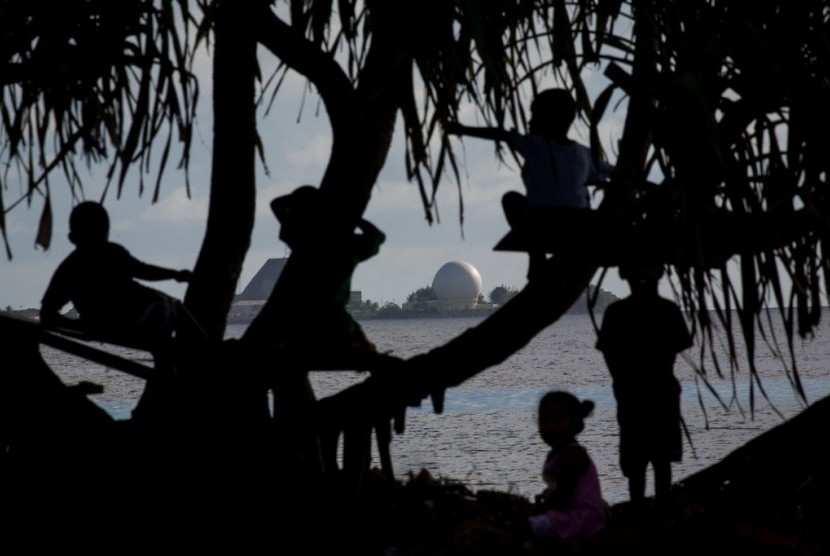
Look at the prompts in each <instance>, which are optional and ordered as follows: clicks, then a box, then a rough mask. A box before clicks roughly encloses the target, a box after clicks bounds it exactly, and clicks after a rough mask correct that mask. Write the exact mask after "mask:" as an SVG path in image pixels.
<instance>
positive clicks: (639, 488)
mask: <svg viewBox="0 0 830 556" xmlns="http://www.w3.org/2000/svg"><path fill="white" fill-rule="evenodd" d="M647 465H648V463H647V462H645V461H643V462H637V463H636V465H630V466H629V468H628V470H627V476H628V496H629V498H630V499H631V501H632V502H642V501H643V500H645V497H646V467H647Z"/></svg>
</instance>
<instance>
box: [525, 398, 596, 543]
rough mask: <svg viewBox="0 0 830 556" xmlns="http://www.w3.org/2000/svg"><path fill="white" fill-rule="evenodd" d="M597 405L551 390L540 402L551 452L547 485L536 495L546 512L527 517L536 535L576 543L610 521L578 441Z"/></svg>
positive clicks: (542, 427) (541, 426)
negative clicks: (586, 418) (578, 436)
mask: <svg viewBox="0 0 830 556" xmlns="http://www.w3.org/2000/svg"><path fill="white" fill-rule="evenodd" d="M593 409H594V402H593V401H591V400H582V401H580V400H579V399H578V398H576V397H575V396H574V395H573V394H570V393H568V392H562V391H552V392H548V393H547V394H545V395H544V396H543V397H542V399H541V401H540V402H539V434H540V435H541V437H542V439H543V440H544V441H545V442H546V443H547V444H548V445H549V446H550V447H551V450H550V452H549V453H548V456H547V458H546V459H545V465H544V468H543V471H542V477H543V478H544V480H545V483H546V485H547V488H546V489H545V491H544V493H543V494H542V495H540V496H537V499H536V501H537V507H538V508H539V509H540V510H542V511H541V512H540V513H537V514H535V515H531V516H530V517H529V522H530V529H531V531H532V533H533V536H534V538H536V539H539V540H551V541H564V542H565V543H568V544H573V543H576V542H579V541H580V540H582V539H584V538H585V537H588V536H591V535H594V534H596V533H598V532H599V531H601V530H602V529H603V528H604V527H605V525H606V517H607V505H606V502H605V500H604V499H603V498H602V490H601V489H600V483H599V476H598V474H597V468H596V466H595V465H594V462H593V460H592V459H591V456H589V455H588V452H587V451H586V450H585V448H584V447H583V446H582V445H581V444H579V442H577V440H576V436H577V435H578V434H579V433H580V432H582V429H584V428H585V421H584V419H585V417H587V416H588V415H590V414H591V413H592V412H593Z"/></svg>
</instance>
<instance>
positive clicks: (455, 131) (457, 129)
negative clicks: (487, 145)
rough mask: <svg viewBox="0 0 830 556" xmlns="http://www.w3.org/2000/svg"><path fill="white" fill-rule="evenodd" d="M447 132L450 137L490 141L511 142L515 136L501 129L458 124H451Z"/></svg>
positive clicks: (448, 125)
mask: <svg viewBox="0 0 830 556" xmlns="http://www.w3.org/2000/svg"><path fill="white" fill-rule="evenodd" d="M446 131H447V133H449V134H450V135H467V136H469V137H477V138H478V139H489V140H491V141H509V140H510V139H511V136H512V135H513V133H512V132H510V131H507V130H506V129H501V128H499V127H471V126H466V125H461V124H460V123H458V122H449V123H448V124H447V127H446Z"/></svg>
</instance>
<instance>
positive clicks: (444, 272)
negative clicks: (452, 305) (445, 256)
mask: <svg viewBox="0 0 830 556" xmlns="http://www.w3.org/2000/svg"><path fill="white" fill-rule="evenodd" d="M432 289H433V290H434V291H435V297H437V298H438V300H439V301H442V300H443V301H450V300H470V301H473V302H474V301H476V300H478V296H479V295H480V294H481V275H480V274H479V273H478V270H476V267H474V266H473V265H471V264H470V263H468V262H465V261H452V262H449V263H446V264H445V265H444V266H442V267H441V268H439V269H438V272H436V273H435V278H433V279H432Z"/></svg>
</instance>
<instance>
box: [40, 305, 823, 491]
mask: <svg viewBox="0 0 830 556" xmlns="http://www.w3.org/2000/svg"><path fill="white" fill-rule="evenodd" d="M828 316H830V315H827V314H825V315H824V319H823V320H822V323H826V322H827V318H828ZM597 318H598V319H601V315H598V316H597ZM478 322H479V319H477V318H446V319H402V320H366V321H362V322H361V324H362V326H363V328H364V330H365V331H366V334H367V335H368V337H369V338H370V339H371V340H372V341H373V342H374V343H375V344H376V345H377V347H378V349H379V350H381V351H389V352H391V353H393V354H395V355H398V356H400V357H404V358H406V357H410V356H413V355H415V354H418V353H423V352H425V351H428V350H430V349H432V348H433V347H436V346H438V345H441V344H443V343H444V342H446V341H447V340H449V339H451V338H453V337H454V336H456V335H458V334H460V333H462V332H463V331H464V330H466V329H468V328H470V327H473V326H475V325H476V324H477V323H478ZM826 326H827V325H826V324H824V326H823V327H822V328H821V329H820V330H819V331H818V332H817V333H816V335H815V336H814V337H813V338H811V339H809V340H800V339H796V355H797V362H798V367H799V373H800V377H801V379H802V381H803V384H804V388H805V390H806V392H807V396H808V401H807V403H812V402H813V401H815V400H818V399H820V398H821V397H824V396H826V395H828V394H830V357H828V352H830V333H827V331H826V330H825V328H826ZM773 328H774V331H776V332H777V334H778V336H777V337H779V338H782V337H783V336H782V335H781V329H780V325H779V324H778V323H777V321H776V320H775V319H773ZM243 331H244V326H243V325H233V326H230V327H229V328H228V337H237V336H239V335H241V334H242V332H243ZM595 341H596V333H595V331H594V328H593V325H592V324H591V320H590V318H589V317H588V316H587V315H566V316H564V317H563V318H562V319H560V320H559V321H557V322H556V323H554V324H552V325H551V326H550V327H548V328H547V329H545V330H544V331H542V332H541V333H540V334H539V335H538V336H537V337H536V338H534V339H533V340H532V341H531V342H530V343H529V344H528V345H526V346H525V347H524V348H523V349H521V350H520V351H518V352H517V353H515V354H514V355H512V356H511V357H510V358H508V359H507V360H505V361H504V362H503V363H501V364H500V365H497V366H494V367H491V368H489V369H487V370H485V371H484V372H482V373H480V374H479V375H477V376H476V377H474V378H472V379H470V380H469V381H467V382H466V383H464V384H462V385H461V386H459V387H457V388H453V389H450V390H448V391H447V397H446V400H445V407H444V411H443V413H442V414H440V415H437V414H435V412H434V411H433V408H432V406H431V403H430V401H429V399H426V400H424V402H423V405H422V406H421V407H418V408H409V409H408V410H407V417H406V429H405V431H404V433H403V434H401V435H395V436H394V437H393V440H392V458H393V462H394V465H395V472H396V474H397V475H398V476H399V477H401V478H404V477H406V476H407V475H408V474H409V473H410V472H418V471H419V470H421V469H426V470H428V471H429V472H430V473H432V474H433V475H434V476H436V477H444V478H448V479H454V480H460V481H464V482H465V483H466V484H467V485H468V486H469V487H470V488H471V489H473V490H481V489H488V490H500V491H508V492H513V493H516V494H520V495H524V496H528V497H532V496H533V495H535V494H538V493H539V492H541V490H542V489H543V488H544V485H543V483H542V479H541V467H542V462H543V460H544V457H545V454H546V453H547V446H546V445H545V444H544V443H543V442H542V441H541V439H540V438H539V437H538V433H537V430H536V423H535V415H536V405H537V403H538V400H539V398H540V397H541V396H542V395H543V394H544V393H545V392H546V391H548V390H550V389H566V390H569V391H571V392H573V393H574V394H576V395H577V396H579V397H580V398H588V399H591V400H593V401H594V402H595V403H596V408H595V410H594V413H593V414H592V415H591V416H590V417H589V418H588V419H587V420H586V427H585V431H584V432H583V433H582V434H581V435H580V441H581V442H582V443H583V444H584V445H585V446H586V448H587V449H588V451H589V452H590V453H591V455H592V457H593V458H594V460H595V462H596V465H597V468H598V470H599V473H600V480H601V484H602V488H603V494H604V496H605V498H606V499H607V500H608V501H609V502H611V503H614V502H620V501H623V500H626V499H627V497H628V495H627V486H626V482H625V479H624V477H623V476H622V474H621V473H620V471H619V468H618V466H617V441H618V437H617V435H618V431H617V423H616V418H615V402H614V397H613V393H612V391H611V387H610V381H609V376H608V372H607V368H606V367H605V364H604V362H603V359H602V355H601V353H600V352H598V351H597V350H596V349H595V348H594V343H595ZM759 343H761V346H760V347H759V349H758V355H757V357H756V363H757V368H758V371H759V374H760V376H761V381H760V386H761V387H763V393H762V392H761V391H760V390H759V385H758V383H757V382H756V381H753V380H751V379H750V375H749V372H748V369H747V365H746V364H745V362H744V361H743V355H742V352H740V351H739V360H738V361H739V367H738V368H737V369H736V370H735V371H734V376H729V375H728V371H724V372H725V373H727V376H725V377H723V378H720V377H718V376H717V375H716V373H714V366H713V359H712V357H711V356H709V355H707V356H706V357H705V358H704V360H703V362H704V365H705V368H706V369H707V374H706V378H707V380H708V382H709V386H708V387H704V386H703V382H702V380H701V377H700V375H698V374H697V373H696V372H695V370H694V366H693V365H692V363H693V362H697V357H698V356H699V352H700V346H699V345H695V346H693V347H692V348H690V349H689V350H687V352H685V353H684V354H682V357H681V358H679V359H678V362H677V365H676V374H677V376H678V378H679V379H680V380H681V384H682V387H683V395H682V405H683V415H684V419H685V422H686V426H687V428H688V430H689V437H690V441H688V440H687V441H685V442H684V456H683V461H682V462H678V463H675V464H674V466H673V470H674V478H675V480H679V479H682V478H683V477H685V476H688V475H690V474H692V473H694V472H696V471H698V470H700V469H703V468H705V467H707V466H708V465H710V464H712V463H715V462H717V461H718V460H720V459H722V458H723V457H725V456H726V455H728V454H729V453H730V452H731V451H732V450H734V449H736V448H738V447H739V446H741V445H742V444H743V443H745V442H746V441H748V440H750V439H752V438H754V437H756V436H758V435H759V434H761V433H762V432H763V431H765V430H768V429H770V428H772V427H774V426H776V425H778V424H780V423H782V422H783V421H784V420H785V419H786V418H787V417H790V416H793V415H796V414H797V413H798V412H800V411H801V410H803V409H804V407H805V404H804V403H803V402H801V401H800V399H799V398H798V396H796V394H795V392H794V389H793V387H792V384H791V382H790V380H789V379H788V378H787V375H786V370H785V367H786V366H785V365H784V364H783V361H788V357H783V358H782V356H781V355H780V354H779V353H778V352H777V351H776V350H775V349H769V348H767V347H765V346H764V345H763V342H760V340H759ZM112 349H113V350H115V351H118V352H119V353H120V354H122V355H124V356H127V357H130V358H133V359H137V360H144V361H146V362H148V363H149V356H148V354H146V353H144V352H137V351H132V350H124V349H120V348H112ZM42 352H43V355H44V359H45V360H46V361H47V363H49V364H50V366H51V367H52V368H53V369H54V370H55V371H56V373H57V374H58V375H59V376H60V377H61V379H62V380H63V381H64V382H65V383H67V384H74V383H77V382H78V381H80V380H90V381H93V382H97V383H99V384H101V385H102V386H104V392H103V393H102V394H98V395H94V396H91V399H93V401H95V403H97V404H98V405H100V406H101V407H103V408H104V409H106V410H107V411H108V412H109V413H110V414H112V415H113V416H114V417H115V418H117V419H126V418H129V416H130V412H131V411H132V408H133V407H134V406H135V403H136V401H137V399H138V397H139V396H140V395H141V392H142V390H143V387H144V384H143V381H142V380H140V379H136V378H134V377H131V376H129V375H126V374H124V373H121V372H120V371H116V370H112V369H107V368H105V367H102V366H100V365H97V364H93V363H90V362H88V361H85V360H82V359H79V358H77V357H74V356H71V355H68V354H65V353H61V352H57V351H55V350H53V349H51V348H48V347H43V348H42ZM717 353H718V351H717V350H716V354H717ZM718 360H719V361H720V362H721V365H722V366H724V367H726V357H725V355H724V354H723V352H720V355H718ZM364 378H365V375H362V374H360V373H356V372H355V373H350V372H345V373H344V372H342V371H340V372H315V373H313V374H312V384H313V386H314V389H315V392H316V393H317V395H318V397H323V396H326V395H329V394H332V393H334V392H337V391H339V390H340V389H342V388H345V387H347V386H349V385H351V384H354V383H356V382H359V381H361V380H363V379H364ZM710 388H711V389H712V390H714V391H715V392H717V393H718V394H719V395H720V399H721V401H719V400H718V398H717V397H716V396H715V395H713V394H712V393H711V392H710ZM753 394H754V398H755V404H754V407H753V408H751V407H750V396H751V395H753ZM651 479H652V478H651V476H649V477H648V486H647V493H648V494H650V493H651V492H652V481H651Z"/></svg>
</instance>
